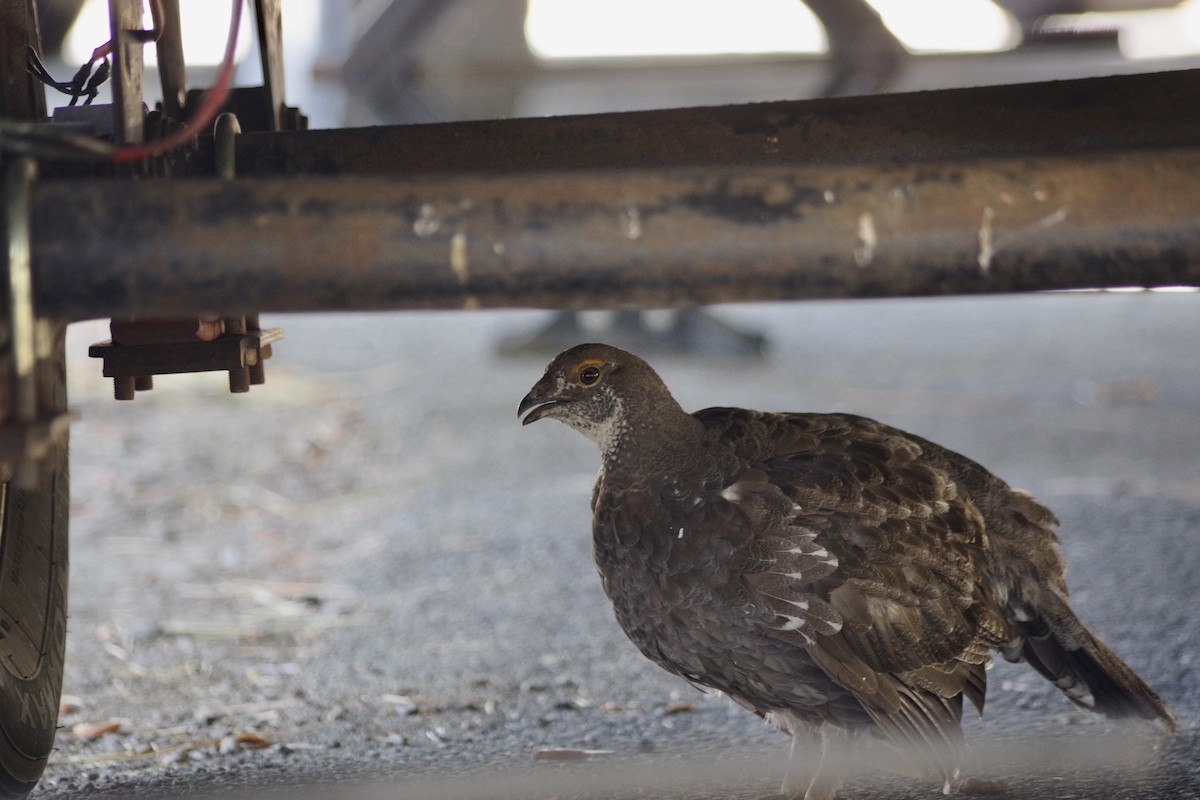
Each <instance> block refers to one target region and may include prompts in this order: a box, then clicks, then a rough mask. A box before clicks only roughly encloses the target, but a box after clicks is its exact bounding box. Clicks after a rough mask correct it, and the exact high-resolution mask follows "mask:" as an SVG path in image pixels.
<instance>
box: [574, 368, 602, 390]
mask: <svg viewBox="0 0 1200 800" xmlns="http://www.w3.org/2000/svg"><path fill="white" fill-rule="evenodd" d="M579 382H580V383H581V384H583V385H584V386H595V385H596V384H597V383H599V382H600V370H598V369H596V368H595V367H584V368H583V369H581V370H580V371H579Z"/></svg>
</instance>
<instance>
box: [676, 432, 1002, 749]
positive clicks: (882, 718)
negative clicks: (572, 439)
mask: <svg viewBox="0 0 1200 800" xmlns="http://www.w3.org/2000/svg"><path fill="white" fill-rule="evenodd" d="M697 416H698V417H699V418H700V419H701V420H702V421H703V422H704V423H705V424H706V425H707V426H708V427H709V428H710V430H713V431H714V432H715V433H716V434H717V435H718V436H719V437H720V439H721V440H722V441H723V442H725V443H726V444H728V445H729V446H730V447H732V448H733V450H734V451H735V453H736V454H737V455H738V457H739V458H740V459H741V460H742V462H743V463H744V464H746V468H745V470H744V471H743V472H742V473H741V474H740V475H739V476H738V477H737V478H736V480H734V481H733V483H731V484H730V486H728V487H725V488H724V489H723V491H722V495H723V496H724V497H725V498H726V499H727V500H729V501H730V502H732V503H735V504H737V505H739V506H740V507H741V508H742V509H743V511H744V512H745V513H746V514H747V516H748V517H749V518H750V520H751V524H752V525H753V526H755V527H756V528H757V535H756V537H755V552H754V556H753V558H752V559H751V560H750V561H749V562H748V564H749V567H748V569H747V571H746V574H745V576H744V578H745V581H746V583H747V584H748V586H749V587H751V588H752V590H753V591H755V592H757V593H758V595H759V596H761V597H762V598H764V599H765V600H766V602H767V603H769V604H770V606H771V608H772V609H773V610H774V611H775V612H776V616H775V619H774V621H773V622H772V623H771V624H772V626H773V628H774V629H775V630H774V635H776V636H777V637H779V638H782V639H785V640H788V641H791V642H793V643H795V644H797V645H800V646H803V647H805V648H806V649H807V650H808V652H809V654H810V655H811V657H812V658H813V660H814V661H815V662H816V663H817V664H818V665H819V666H820V667H821V668H822V669H823V670H824V671H825V672H826V673H827V674H828V675H829V676H830V678H832V679H833V680H834V681H835V682H837V683H838V684H839V685H841V686H843V687H844V688H846V689H847V690H849V691H851V692H852V693H854V694H855V696H856V697H858V698H859V700H860V702H861V703H862V704H863V706H864V708H865V709H866V710H867V711H868V713H869V714H871V716H872V717H874V718H875V719H876V721H877V722H878V723H879V724H880V727H881V728H883V729H884V730H885V731H887V732H889V733H891V734H892V735H893V737H894V738H899V739H901V740H913V739H914V738H915V739H917V740H928V739H930V738H931V737H932V738H936V739H938V740H946V741H951V740H954V739H955V737H957V735H958V734H957V729H958V719H959V716H960V713H961V695H962V694H966V695H967V697H968V698H970V699H971V700H972V701H973V702H974V703H975V705H976V706H980V707H981V706H982V703H983V696H984V690H985V683H984V673H983V669H984V666H985V664H986V662H987V658H988V656H987V651H988V648H989V647H992V646H995V645H996V644H998V643H999V642H1000V641H1001V640H1002V639H1003V627H1004V623H1003V621H1002V619H1001V618H1000V616H999V615H998V613H996V611H995V603H994V602H993V601H992V599H991V597H990V596H989V591H990V589H989V586H988V584H987V581H985V580H983V579H982V577H981V570H982V566H983V565H982V561H983V559H984V558H985V551H986V548H987V539H986V533H985V530H984V523H983V519H982V517H981V516H980V513H979V511H978V509H977V508H976V507H975V506H974V505H973V504H972V503H971V502H970V500H969V499H968V498H965V497H962V496H960V494H959V491H958V486H957V484H956V483H955V481H954V480H953V478H952V477H951V476H950V475H949V474H948V473H947V472H946V471H945V470H943V469H940V468H938V467H937V466H935V465H931V464H930V463H928V462H927V461H926V460H924V459H923V458H922V447H921V443H920V442H918V441H916V440H914V439H913V438H910V437H908V436H907V435H906V434H904V433H903V432H901V431H898V430H896V429H893V428H890V427H888V426H885V425H883V424H881V423H877V422H874V421H873V420H868V419H864V418H860V417H851V416H846V415H818V414H761V413H757V412H749V411H740V410H732V409H710V410H706V411H704V412H700V413H699V414H698V415H697Z"/></svg>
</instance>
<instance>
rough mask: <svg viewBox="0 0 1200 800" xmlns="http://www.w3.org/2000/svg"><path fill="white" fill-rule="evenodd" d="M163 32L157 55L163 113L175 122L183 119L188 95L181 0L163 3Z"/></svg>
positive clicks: (157, 47)
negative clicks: (181, 22)
mask: <svg viewBox="0 0 1200 800" xmlns="http://www.w3.org/2000/svg"><path fill="white" fill-rule="evenodd" d="M162 12H163V13H162V17H163V18H162V31H161V32H160V34H159V37H158V42H157V43H156V44H155V52H156V54H157V56H158V77H159V83H160V85H161V86H162V94H163V113H164V114H166V115H167V116H168V117H170V118H171V119H174V120H181V119H183V101H184V97H185V95H186V93H187V65H186V64H185V63H184V60H183V29H182V26H181V24H180V19H179V0H162Z"/></svg>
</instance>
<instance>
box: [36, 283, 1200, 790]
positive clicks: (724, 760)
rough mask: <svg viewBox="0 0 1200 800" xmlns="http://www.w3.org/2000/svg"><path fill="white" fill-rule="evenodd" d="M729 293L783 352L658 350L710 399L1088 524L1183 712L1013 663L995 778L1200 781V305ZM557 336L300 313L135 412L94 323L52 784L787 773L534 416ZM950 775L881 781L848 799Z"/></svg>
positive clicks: (517, 321)
mask: <svg viewBox="0 0 1200 800" xmlns="http://www.w3.org/2000/svg"><path fill="white" fill-rule="evenodd" d="M715 313H716V314H718V315H719V316H721V317H722V318H723V319H725V320H727V321H731V322H734V323H736V324H739V325H742V326H744V327H747V328H752V329H755V330H759V331H762V332H764V333H765V334H766V335H767V336H768V338H769V342H770V349H769V353H768V355H767V357H765V358H763V359H761V360H730V359H722V358H716V357H704V356H692V357H659V358H652V360H653V361H654V363H655V364H656V365H657V366H658V367H659V368H660V371H661V372H662V373H663V375H664V377H665V379H666V380H667V382H668V384H669V385H671V386H672V387H673V389H674V390H675V393H676V395H677V397H678V398H679V399H680V401H681V402H682V403H683V405H684V406H685V407H688V408H699V407H703V406H707V405H743V406H751V407H759V408H764V409H773V410H810V411H829V410H843V411H852V412H856V413H860V414H866V415H869V416H874V417H877V418H880V419H883V420H885V421H887V422H889V423H892V424H895V425H897V426H900V427H902V428H906V429H909V430H912V431H914V432H916V433H919V434H921V435H922V436H926V437H929V438H932V439H934V440H936V441H939V442H941V443H943V444H945V445H947V446H950V447H952V448H955V449H957V450H959V451H961V452H963V453H966V454H968V455H970V456H972V457H974V458H976V459H977V460H979V461H981V462H982V463H984V464H985V465H987V466H989V467H990V468H991V469H993V470H994V471H995V472H997V473H998V474H999V475H1001V476H1002V477H1004V478H1006V479H1007V480H1008V481H1009V482H1010V483H1013V484H1014V485H1017V486H1020V487H1023V488H1026V489H1028V490H1031V491H1033V492H1034V493H1035V494H1037V495H1038V496H1039V498H1041V499H1042V500H1043V501H1044V502H1046V503H1047V504H1048V505H1050V506H1051V507H1052V508H1053V509H1054V510H1055V511H1056V513H1057V514H1058V515H1059V516H1060V517H1061V519H1062V522H1063V526H1062V530H1061V535H1062V540H1063V548H1064V551H1065V553H1066V556H1067V559H1068V563H1069V564H1070V569H1069V572H1068V579H1069V581H1070V584H1071V586H1072V590H1073V598H1074V604H1075V607H1076V609H1077V611H1078V612H1079V614H1080V616H1081V617H1082V618H1083V619H1084V620H1085V621H1086V622H1087V623H1088V624H1089V625H1090V626H1091V627H1092V628H1093V629H1094V630H1095V631H1096V632H1097V633H1098V634H1099V635H1100V636H1101V637H1102V638H1103V639H1105V640H1106V641H1107V642H1108V643H1109V645H1110V646H1112V647H1113V648H1114V649H1115V650H1116V651H1117V652H1118V653H1119V654H1121V655H1122V656H1123V657H1125V658H1126V659H1127V660H1128V662H1129V663H1130V664H1131V666H1133V667H1134V668H1135V669H1136V670H1137V671H1138V672H1139V673H1141V675H1142V676H1143V677H1144V678H1146V679H1147V680H1148V681H1149V683H1150V684H1151V685H1153V686H1154V687H1155V688H1156V689H1157V690H1158V691H1159V692H1160V694H1161V695H1162V696H1163V698H1164V699H1165V700H1166V701H1167V702H1168V703H1169V704H1170V705H1171V706H1172V707H1173V708H1174V710H1175V711H1176V713H1177V714H1178V716H1179V719H1180V722H1181V726H1182V728H1183V730H1182V732H1181V733H1180V734H1179V735H1177V736H1175V737H1173V738H1170V737H1164V736H1163V735H1162V734H1159V733H1154V732H1146V731H1140V732H1136V731H1135V732H1132V733H1131V734H1129V735H1126V733H1128V732H1122V731H1120V730H1119V729H1118V728H1116V727H1114V726H1111V725H1109V724H1107V723H1105V722H1104V721H1103V720H1098V719H1095V718H1093V717H1091V716H1089V715H1088V714H1086V713H1084V712H1081V711H1077V710H1075V709H1073V708H1072V707H1070V706H1069V704H1067V703H1066V702H1065V701H1064V700H1062V699H1061V698H1060V697H1059V696H1058V695H1057V693H1056V692H1055V690H1053V689H1052V688H1051V687H1048V686H1047V685H1045V683H1044V682H1043V681H1041V679H1040V678H1038V677H1037V676H1036V675H1035V674H1034V673H1033V672H1032V671H1031V670H1028V669H1025V668H1023V667H1018V666H1012V665H1008V664H1000V665H998V666H997V667H996V668H995V669H994V670H993V671H992V673H991V674H990V681H991V693H990V696H989V701H988V710H987V715H986V717H985V718H984V719H983V720H975V719H972V720H970V721H969V723H968V726H967V727H968V734H967V735H968V739H969V741H970V742H971V743H972V745H973V749H972V753H973V758H975V759H976V765H975V767H974V774H979V775H983V776H985V777H989V778H999V779H1003V780H1004V781H1006V782H1007V784H1008V794H1007V796H1008V797H1013V798H1034V797H1036V798H1038V799H1039V800H1047V799H1048V798H1067V797H1075V798H1091V797H1096V798H1100V797H1103V798H1135V797H1137V798H1143V797H1200V769H1198V768H1197V759H1196V756H1197V749H1198V738H1197V729H1196V720H1197V719H1198V718H1200V672H1198V671H1197V669H1196V666H1195V665H1196V661H1197V658H1198V656H1200V650H1198V647H1197V643H1200V630H1198V628H1200V621H1198V620H1197V616H1196V614H1195V613H1194V612H1193V608H1194V603H1195V595H1196V590H1197V588H1198V587H1200V578H1198V577H1197V575H1198V574H1200V548H1197V546H1196V542H1197V536H1198V535H1200V464H1198V462H1197V457H1196V454H1197V452H1198V451H1200V369H1198V367H1200V364H1198V361H1200V355H1198V350H1197V346H1196V344H1197V334H1198V333H1200V295H1198V294H1158V293H1155V294H1148V293H1139V294H1113V293H1105V294H1056V295H1042V296H1027V297H998V298H983V299H942V300H902V301H879V302H875V301H872V302H847V303H832V302H831V303H809V304H794V305H763V306H739V307H728V308H721V309H717V310H716V311H715ZM544 320H545V315H544V314H541V313H535V312H520V313H518V312H511V313H460V314H396V315H342V316H296V317H284V318H279V317H277V318H274V319H268V320H265V322H268V323H270V324H282V325H283V326H284V328H285V330H286V334H285V337H286V338H285V340H284V342H283V343H282V344H280V345H279V346H277V348H276V357H275V358H274V359H273V360H272V361H271V362H269V363H268V369H267V375H268V383H267V385H266V386H264V387H259V388H255V389H254V390H253V391H252V392H251V393H250V394H249V395H240V396H231V395H228V394H226V393H225V391H224V389H225V387H224V381H223V379H222V377H221V376H217V375H208V376H180V377H176V378H173V379H172V378H160V379H159V380H158V382H157V388H156V389H155V390H154V391H153V392H151V393H149V394H145V395H139V398H138V399H137V400H136V401H135V402H133V403H116V402H115V401H113V400H111V399H110V389H109V387H108V386H107V383H106V382H105V381H104V380H103V379H101V378H100V377H99V368H98V365H97V364H96V363H95V362H91V361H89V360H88V359H87V358H86V344H87V343H88V342H90V341H94V340H96V339H100V338H104V336H105V331H104V327H103V326H102V325H97V324H84V325H79V326H76V327H75V328H74V329H73V330H72V332H71V339H70V345H69V346H70V354H71V357H72V359H71V363H70V388H71V391H72V394H73V397H72V400H73V405H74V406H75V407H76V408H78V409H79V410H80V411H81V412H82V421H81V422H79V423H78V424H77V425H76V426H75V428H74V429H73V432H72V437H73V438H72V463H71V468H72V471H73V475H72V478H73V496H74V500H73V520H72V526H73V529H72V534H71V544H72V554H71V558H72V574H71V601H70V602H71V609H70V612H71V613H70V631H69V641H68V648H67V672H66V685H65V692H66V695H67V697H66V709H65V710H66V713H65V714H64V715H63V717H62V725H63V729H62V731H61V733H60V735H59V738H58V745H57V750H56V752H55V755H54V758H53V760H52V763H51V766H50V768H49V770H48V772H47V774H46V778H45V780H44V781H43V784H42V785H41V787H40V788H39V789H38V790H37V791H36V795H35V796H36V797H39V798H46V799H47V800H48V799H49V798H72V797H157V796H166V795H173V796H204V795H213V796H217V795H219V796H237V795H238V794H239V793H243V792H244V793H246V794H247V795H254V796H258V795H262V794H264V793H266V792H267V791H268V790H277V791H279V792H286V793H290V794H296V793H297V792H299V790H300V789H301V788H302V787H309V788H313V789H314V791H315V792H317V793H327V792H328V788H329V787H337V790H338V792H339V793H340V794H353V793H354V792H355V791H357V792H361V793H362V794H364V795H366V796H372V797H375V796H378V797H381V798H382V797H426V796H429V797H433V796H438V797H464V798H465V797H512V798H534V799H536V798H550V797H563V798H566V797H596V798H616V797H656V798H664V797H665V798H689V799H690V800H699V799H700V798H709V797H714V798H715V797H726V798H743V797H744V798H759V797H765V796H768V795H770V794H772V793H773V792H775V791H777V786H778V782H779V780H780V778H781V777H782V774H783V767H784V764H785V761H786V755H787V749H788V742H787V740H786V738H785V737H783V736H781V735H779V734H777V733H774V732H773V731H771V730H770V729H768V728H766V726H764V725H763V724H762V723H761V722H760V721H759V720H757V719H756V718H754V717H753V716H752V715H750V714H748V713H746V712H744V711H742V710H740V709H737V708H733V707H731V706H729V705H728V704H727V703H725V702H724V701H722V700H719V699H713V698H708V697H706V696H704V695H701V694H699V693H698V692H696V691H694V690H693V689H691V688H690V687H689V686H687V685H686V684H684V683H682V682H681V681H679V680H678V679H676V678H674V677H672V676H670V675H668V674H666V673H664V672H661V671H660V670H659V669H658V668H657V667H655V666H653V665H652V664H650V663H649V662H647V661H645V660H644V659H643V658H642V657H641V656H640V654H638V653H637V652H636V650H635V649H634V648H633V646H632V645H631V644H629V643H628V642H627V641H626V640H625V638H624V636H623V634H622V633H621V631H620V630H619V629H618V627H617V625H616V623H615V621H614V620H613V618H612V614H611V612H610V610H609V608H608V606H607V601H606V600H605V598H604V596H603V594H602V592H601V589H600V586H599V581H598V580H597V578H596V576H595V572H594V568H593V567H592V564H591V560H590V554H589V547H590V543H589V514H588V508H587V505H588V496H589V491H590V485H591V481H592V478H593V477H594V474H595V470H596V467H597V464H598V456H597V454H596V453H595V452H594V447H593V445H591V443H589V442H587V441H586V440H584V439H583V438H582V437H580V436H579V435H577V434H575V433H574V432H572V431H570V430H568V429H566V428H564V427H562V426H560V425H557V424H555V423H552V422H544V423H540V424H538V425H535V426H531V427H528V428H522V427H521V426H520V425H519V424H518V422H517V418H516V406H517V402H518V401H519V400H520V398H521V397H522V396H523V395H524V393H525V392H526V391H527V390H528V388H529V386H530V385H532V383H533V382H534V381H535V380H536V379H537V377H538V376H539V375H540V374H541V371H542V368H543V366H544V363H545V361H546V360H548V357H549V354H547V357H546V358H542V357H527V358H503V357H499V356H497V355H496V345H497V343H498V341H499V340H500V339H501V338H502V337H503V336H505V335H510V334H514V333H518V332H521V331H526V330H529V329H532V328H533V327H535V326H536V325H537V324H539V323H540V322H542V321H544ZM595 338H601V339H602V338H603V335H601V334H597V336H596V337H595ZM106 729H107V731H108V732H100V731H103V730H106ZM545 747H550V748H570V749H573V750H586V751H604V752H595V753H592V754H590V755H589V756H588V757H587V758H586V759H584V760H582V761H573V762H555V761H546V760H537V759H535V758H534V753H535V750H536V749H537V748H545ZM868 761H869V762H870V763H867V762H868ZM855 765H856V766H861V767H863V768H866V767H869V766H872V765H875V761H874V760H866V759H864V760H859V761H856V762H855ZM939 789H940V787H939V786H938V785H936V784H935V783H934V782H932V781H929V780H921V779H915V778H908V777H892V776H888V775H886V774H881V773H879V772H878V771H877V770H869V769H867V770H865V774H862V775H859V776H857V777H855V778H854V779H853V780H852V781H851V782H850V784H849V786H848V788H847V791H846V793H845V795H844V796H846V797H850V798H874V797H889V798H892V797H895V798H909V797H912V798H918V797H921V798H925V797H934V796H936V793H937V792H938V790H939Z"/></svg>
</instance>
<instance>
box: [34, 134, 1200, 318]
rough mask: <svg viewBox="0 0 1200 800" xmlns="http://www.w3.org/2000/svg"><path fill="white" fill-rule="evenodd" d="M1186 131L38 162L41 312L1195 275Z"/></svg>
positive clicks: (1013, 284) (1165, 280) (653, 301)
mask: <svg viewBox="0 0 1200 800" xmlns="http://www.w3.org/2000/svg"><path fill="white" fill-rule="evenodd" d="M1197 175H1200V148H1196V147H1190V148H1168V149H1155V150H1141V151H1134V152H1129V153H1124V154H1118V155H1112V154H1090V155H1083V156H1076V157H1052V158H1028V157H1024V156H1018V157H1012V158H1005V159H993V160H984V161H978V162H971V163H965V162H956V161H927V162H917V163H911V164H902V165H900V164H896V165H884V166H879V165H838V166H828V167H795V166H775V167H756V168H746V169H738V168H714V169H703V170H698V169H662V168H658V169H642V170H637V171H633V170H630V171H617V170H605V171H571V172H566V171H563V172H553V173H525V174H512V175H504V176H496V175H459V176H453V177H441V176H427V177H424V178H413V179H408V180H397V179H396V178H394V177H393V178H369V177H346V178H337V179H334V178H287V179H272V180H262V179H250V180H241V179H239V180H238V181H235V182H227V181H204V180H193V181H140V182H133V183H129V182H103V181H48V182H46V183H43V184H42V185H40V186H38V187H37V189H36V191H35V193H34V211H33V258H34V270H35V277H36V282H35V291H36V297H35V300H36V304H37V307H38V309H39V310H40V312H41V313H44V314H47V313H48V314H62V315H70V316H74V317H88V316H103V315H114V316H115V315H143V314H145V315H158V316H163V315H171V314H185V313H190V314H194V313H196V312H199V311H204V312H210V313H215V312H221V313H231V312H242V311H246V310H250V309H259V308H261V309H264V310H271V311H307V310H327V311H332V310H352V309H405V308H408V309H412V308H431V309H432V308H441V309H449V308H480V307H517V306H522V307H555V308H599V307H620V306H642V307H661V306H681V305H692V304H703V303H713V302H724V301H747V300H782V299H795V298H824V297H883V296H916V295H939V294H953V293H977V292H1014V291H1027V290H1035V289H1061V288H1079V287H1098V286H1117V285H1144V286H1152V285H1164V284H1192V285H1197V284H1200V182H1197V180H1196V177H1195V176H1197Z"/></svg>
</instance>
